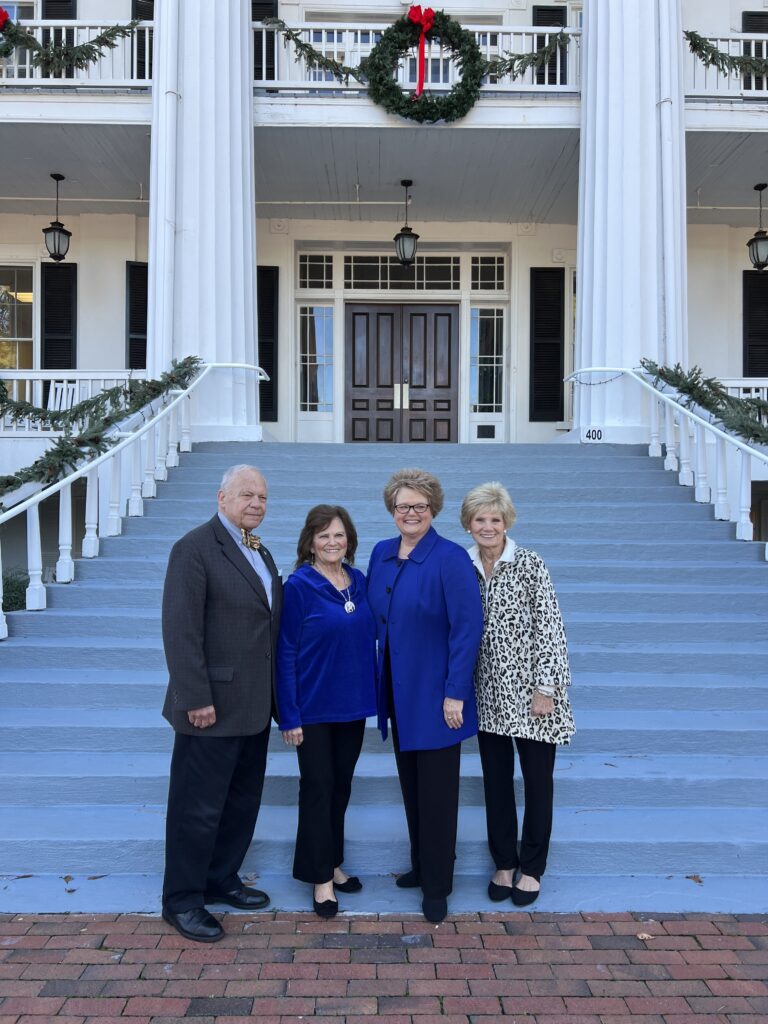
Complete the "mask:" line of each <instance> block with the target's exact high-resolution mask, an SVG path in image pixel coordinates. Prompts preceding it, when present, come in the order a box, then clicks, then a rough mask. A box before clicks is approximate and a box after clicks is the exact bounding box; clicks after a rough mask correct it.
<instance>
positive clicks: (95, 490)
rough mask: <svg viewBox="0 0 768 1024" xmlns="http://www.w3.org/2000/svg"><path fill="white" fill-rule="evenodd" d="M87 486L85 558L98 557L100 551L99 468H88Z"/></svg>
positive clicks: (83, 552) (83, 553)
mask: <svg viewBox="0 0 768 1024" xmlns="http://www.w3.org/2000/svg"><path fill="white" fill-rule="evenodd" d="M85 479H86V488H85V536H84V537H83V551H82V555H83V558H96V556H97V555H98V553H99V533H98V529H99V470H98V468H94V469H90V470H88V473H87V474H86V478H85Z"/></svg>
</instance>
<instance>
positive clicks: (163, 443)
mask: <svg viewBox="0 0 768 1024" xmlns="http://www.w3.org/2000/svg"><path fill="white" fill-rule="evenodd" d="M167 452H168V417H167V416H164V417H163V418H162V420H160V423H159V424H158V426H157V434H156V436H155V480H167V479H168V469H167V468H166V461H165V459H166V454H167Z"/></svg>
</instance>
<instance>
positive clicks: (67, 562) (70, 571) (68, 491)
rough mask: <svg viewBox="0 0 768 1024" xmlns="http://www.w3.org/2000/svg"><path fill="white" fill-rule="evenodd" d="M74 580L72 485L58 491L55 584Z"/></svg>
mask: <svg viewBox="0 0 768 1024" xmlns="http://www.w3.org/2000/svg"><path fill="white" fill-rule="evenodd" d="M74 578H75V563H74V561H73V560H72V485H71V484H67V486H66V487H64V488H62V490H60V491H59V560H58V561H57V563H56V582H57V583H71V582H72V580H73V579H74Z"/></svg>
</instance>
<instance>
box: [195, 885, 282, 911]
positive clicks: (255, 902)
mask: <svg viewBox="0 0 768 1024" xmlns="http://www.w3.org/2000/svg"><path fill="white" fill-rule="evenodd" d="M205 902H206V903H227V904H228V905H229V906H230V907H237V908H238V909H239V910H261V909H262V907H266V906H267V904H268V903H269V896H268V895H267V894H266V893H265V892H262V891H261V889H250V888H249V887H248V886H247V885H241V886H240V887H239V888H238V889H233V890H232V891H231V892H207V893H206V894H205Z"/></svg>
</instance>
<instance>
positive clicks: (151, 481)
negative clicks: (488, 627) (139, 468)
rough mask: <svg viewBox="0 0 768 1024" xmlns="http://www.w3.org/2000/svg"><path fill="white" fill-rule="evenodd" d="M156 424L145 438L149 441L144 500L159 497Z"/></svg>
mask: <svg viewBox="0 0 768 1024" xmlns="http://www.w3.org/2000/svg"><path fill="white" fill-rule="evenodd" d="M156 432H157V426H156V424H154V423H153V424H152V426H151V427H150V429H149V430H148V431H147V433H146V435H145V437H146V439H147V451H146V453H145V458H144V480H143V482H142V484H141V496H142V498H155V497H157V481H156V480H155V433H156Z"/></svg>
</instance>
